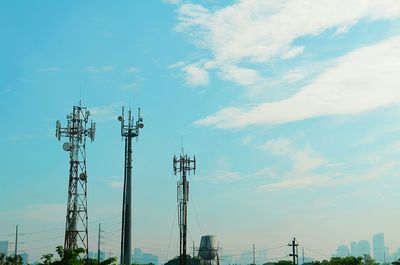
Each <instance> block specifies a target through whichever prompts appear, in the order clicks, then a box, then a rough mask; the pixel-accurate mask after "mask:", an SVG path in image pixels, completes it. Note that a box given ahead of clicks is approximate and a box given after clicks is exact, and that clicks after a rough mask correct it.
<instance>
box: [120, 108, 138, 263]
mask: <svg viewBox="0 0 400 265" xmlns="http://www.w3.org/2000/svg"><path fill="white" fill-rule="evenodd" d="M118 120H119V121H120V122H121V136H122V137H124V138H125V170H124V194H123V203H122V229H121V264H125V265H130V264H131V263H132V260H131V255H132V254H131V253H132V252H131V216H132V213H131V208H132V206H131V203H132V199H131V197H132V138H135V137H138V136H139V129H142V128H143V126H144V125H143V119H142V117H140V108H139V110H138V119H137V121H136V122H134V118H133V117H132V114H131V111H130V110H129V111H128V124H125V117H124V108H122V115H121V116H119V117H118Z"/></svg>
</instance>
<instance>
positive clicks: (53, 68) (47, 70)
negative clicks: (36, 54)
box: [38, 66, 60, 72]
mask: <svg viewBox="0 0 400 265" xmlns="http://www.w3.org/2000/svg"><path fill="white" fill-rule="evenodd" d="M38 70H39V71H40V72H59V71H60V68H59V67H57V66H52V67H46V68H39V69H38Z"/></svg>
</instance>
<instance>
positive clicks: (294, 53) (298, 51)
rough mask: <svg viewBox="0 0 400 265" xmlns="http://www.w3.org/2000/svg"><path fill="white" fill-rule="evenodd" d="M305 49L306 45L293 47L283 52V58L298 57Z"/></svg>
mask: <svg viewBox="0 0 400 265" xmlns="http://www.w3.org/2000/svg"><path fill="white" fill-rule="evenodd" d="M303 51H304V46H299V47H293V48H291V49H290V50H288V51H287V52H285V53H283V55H282V58H283V59H290V58H293V57H296V56H298V55H300V54H302V53H303Z"/></svg>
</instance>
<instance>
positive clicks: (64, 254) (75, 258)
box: [0, 246, 117, 265]
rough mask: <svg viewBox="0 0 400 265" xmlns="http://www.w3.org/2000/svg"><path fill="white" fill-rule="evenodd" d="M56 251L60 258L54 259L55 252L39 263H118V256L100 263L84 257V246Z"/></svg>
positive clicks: (72, 264)
mask: <svg viewBox="0 0 400 265" xmlns="http://www.w3.org/2000/svg"><path fill="white" fill-rule="evenodd" d="M56 252H57V254H58V257H59V259H58V260H53V254H45V255H43V256H42V258H41V260H42V262H41V263H39V265H112V264H116V260H117V259H116V258H109V259H106V260H104V261H101V262H100V263H98V262H97V260H96V259H86V258H82V257H83V256H84V254H85V250H84V249H83V248H77V249H75V250H67V249H64V248H63V247H61V246H58V247H57V248H56ZM0 265H2V264H0Z"/></svg>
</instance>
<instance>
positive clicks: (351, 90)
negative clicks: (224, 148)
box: [196, 37, 400, 128]
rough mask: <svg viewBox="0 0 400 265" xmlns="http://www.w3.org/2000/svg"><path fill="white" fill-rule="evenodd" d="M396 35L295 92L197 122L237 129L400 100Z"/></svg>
mask: <svg viewBox="0 0 400 265" xmlns="http://www.w3.org/2000/svg"><path fill="white" fill-rule="evenodd" d="M396 58H400V37H394V38H391V39H388V40H385V41H383V42H381V43H379V44H375V45H371V46H368V47H363V48H360V49H357V50H355V51H353V52H350V53H349V54H347V55H345V56H343V57H341V58H339V59H338V60H337V62H336V64H335V65H334V66H333V67H331V68H329V69H328V70H326V71H325V72H323V73H322V74H320V75H319V76H318V77H317V78H316V79H314V80H313V81H312V82H311V83H310V84H308V85H306V86H305V87H303V89H302V90H301V91H300V92H298V93H296V94H295V95H293V96H291V97H289V98H286V99H283V100H279V101H274V102H267V103H262V104H259V105H257V106H255V107H249V108H238V107H228V108H225V109H222V110H220V111H218V112H217V113H215V114H213V115H210V116H208V117H206V118H204V119H201V120H198V121H197V122H196V123H197V124H199V125H212V126H215V127H218V128H241V127H246V126H249V125H259V124H280V123H286V122H292V121H298V120H303V119H308V118H312V117H318V116H325V115H338V114H354V113H360V112H364V111H369V110H372V109H375V108H380V107H387V106H391V105H393V104H396V103H399V102H400V89H399V86H400V79H399V78H398V74H399V69H400V60H397V59H396Z"/></svg>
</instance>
